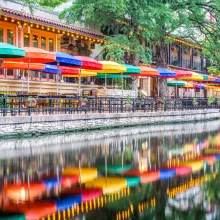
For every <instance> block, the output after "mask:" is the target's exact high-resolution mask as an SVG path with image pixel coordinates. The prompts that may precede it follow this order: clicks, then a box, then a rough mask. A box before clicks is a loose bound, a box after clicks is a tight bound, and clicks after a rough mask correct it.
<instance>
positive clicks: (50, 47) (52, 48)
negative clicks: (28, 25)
mask: <svg viewBox="0 0 220 220" xmlns="http://www.w3.org/2000/svg"><path fill="white" fill-rule="evenodd" d="M49 51H54V39H52V38H49Z"/></svg>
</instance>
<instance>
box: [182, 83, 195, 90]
mask: <svg viewBox="0 0 220 220" xmlns="http://www.w3.org/2000/svg"><path fill="white" fill-rule="evenodd" d="M182 88H187V89H194V86H193V84H192V83H187V84H186V85H185V86H182Z"/></svg>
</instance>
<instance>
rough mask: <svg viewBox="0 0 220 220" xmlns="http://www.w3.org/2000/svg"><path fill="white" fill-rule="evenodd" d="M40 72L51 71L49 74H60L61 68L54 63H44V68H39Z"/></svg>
mask: <svg viewBox="0 0 220 220" xmlns="http://www.w3.org/2000/svg"><path fill="white" fill-rule="evenodd" d="M41 72H42V73H51V74H60V73H61V70H60V69H59V68H58V67H57V66H55V65H51V64H45V68H44V70H41Z"/></svg>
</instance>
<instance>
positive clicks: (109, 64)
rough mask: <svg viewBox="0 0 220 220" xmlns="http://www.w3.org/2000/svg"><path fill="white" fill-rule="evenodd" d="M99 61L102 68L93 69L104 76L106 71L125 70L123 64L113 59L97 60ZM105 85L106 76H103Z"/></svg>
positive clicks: (122, 71)
mask: <svg viewBox="0 0 220 220" xmlns="http://www.w3.org/2000/svg"><path fill="white" fill-rule="evenodd" d="M99 62H100V63H101V64H102V65H103V68H102V70H93V71H94V72H96V73H104V74H105V76H106V74H108V73H125V72H126V70H127V69H126V67H125V66H123V65H121V64H119V63H116V62H113V61H99ZM122 84H123V82H122ZM105 87H106V77H105ZM122 90H123V89H122Z"/></svg>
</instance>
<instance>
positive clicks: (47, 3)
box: [21, 0, 68, 10]
mask: <svg viewBox="0 0 220 220" xmlns="http://www.w3.org/2000/svg"><path fill="white" fill-rule="evenodd" d="M67 1H68V0H21V2H24V3H27V5H29V7H30V8H31V9H32V10H33V7H34V6H42V7H45V8H49V9H54V8H56V7H57V6H59V5H61V4H62V3H65V2H67Z"/></svg>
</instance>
